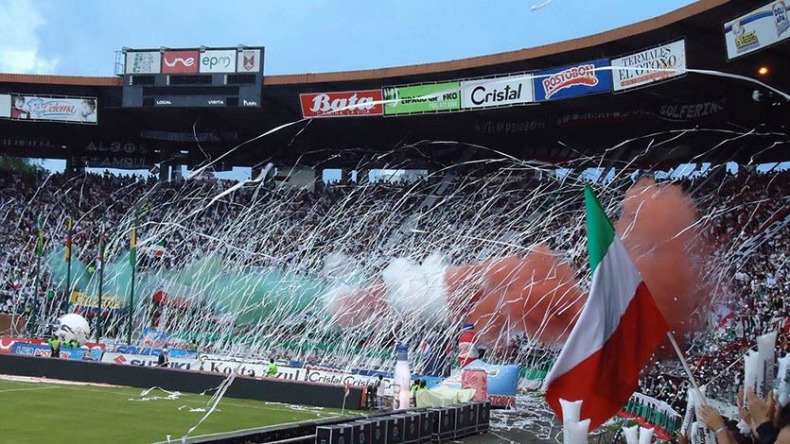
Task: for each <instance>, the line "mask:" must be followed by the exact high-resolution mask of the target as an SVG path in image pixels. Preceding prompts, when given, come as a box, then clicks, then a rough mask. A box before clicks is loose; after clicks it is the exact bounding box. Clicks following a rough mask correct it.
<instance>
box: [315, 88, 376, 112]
mask: <svg viewBox="0 0 790 444" xmlns="http://www.w3.org/2000/svg"><path fill="white" fill-rule="evenodd" d="M299 98H300V101H301V102H302V116H303V117H348V116H380V115H382V114H384V104H383V103H382V100H383V95H382V94H381V90H380V89H375V90H368V91H347V92H330V93H311V94H302V95H300V96H299Z"/></svg>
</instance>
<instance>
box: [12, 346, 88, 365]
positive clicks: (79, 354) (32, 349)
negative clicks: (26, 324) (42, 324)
mask: <svg viewBox="0 0 790 444" xmlns="http://www.w3.org/2000/svg"><path fill="white" fill-rule="evenodd" d="M11 353H12V354H15V355H23V356H46V357H49V356H51V354H52V350H51V349H50V347H49V345H45V344H30V343H27V342H15V343H14V346H13V347H12V348H11ZM103 354H104V352H103V351H102V350H100V349H94V350H90V349H87V348H70V347H61V349H60V359H72V360H77V361H101V358H102V355H103Z"/></svg>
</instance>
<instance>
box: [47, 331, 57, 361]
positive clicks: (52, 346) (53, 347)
mask: <svg viewBox="0 0 790 444" xmlns="http://www.w3.org/2000/svg"><path fill="white" fill-rule="evenodd" d="M47 344H49V357H50V358H59V357H60V338H58V337H57V336H52V337H51V338H49V339H48V340H47Z"/></svg>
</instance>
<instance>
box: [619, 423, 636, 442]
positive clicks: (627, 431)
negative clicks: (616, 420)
mask: <svg viewBox="0 0 790 444" xmlns="http://www.w3.org/2000/svg"><path fill="white" fill-rule="evenodd" d="M623 435H625V442H626V444H639V426H631V427H623Z"/></svg>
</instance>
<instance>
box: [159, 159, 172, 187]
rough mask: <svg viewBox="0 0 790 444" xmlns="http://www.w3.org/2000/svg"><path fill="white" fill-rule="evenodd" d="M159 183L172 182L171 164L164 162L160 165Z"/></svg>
mask: <svg viewBox="0 0 790 444" xmlns="http://www.w3.org/2000/svg"><path fill="white" fill-rule="evenodd" d="M159 181H160V182H169V181H170V164H169V163H167V162H162V163H160V164H159Z"/></svg>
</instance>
